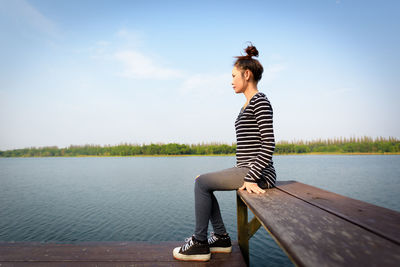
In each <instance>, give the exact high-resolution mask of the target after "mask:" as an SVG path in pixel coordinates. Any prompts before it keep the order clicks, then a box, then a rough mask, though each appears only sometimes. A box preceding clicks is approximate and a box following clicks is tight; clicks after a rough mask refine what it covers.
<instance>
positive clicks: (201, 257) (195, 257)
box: [172, 247, 211, 261]
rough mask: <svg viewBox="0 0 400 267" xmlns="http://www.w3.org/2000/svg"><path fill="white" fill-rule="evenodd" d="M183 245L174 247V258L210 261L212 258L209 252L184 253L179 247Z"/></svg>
mask: <svg viewBox="0 0 400 267" xmlns="http://www.w3.org/2000/svg"><path fill="white" fill-rule="evenodd" d="M180 248H181V247H176V248H174V251H173V252H172V254H173V255H174V258H175V259H177V260H181V261H209V260H210V258H211V253H208V254H199V255H184V254H181V253H179V249H180Z"/></svg>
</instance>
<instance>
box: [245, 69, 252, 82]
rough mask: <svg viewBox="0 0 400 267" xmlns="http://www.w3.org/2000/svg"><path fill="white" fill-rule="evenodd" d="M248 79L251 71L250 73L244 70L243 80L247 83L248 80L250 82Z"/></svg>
mask: <svg viewBox="0 0 400 267" xmlns="http://www.w3.org/2000/svg"><path fill="white" fill-rule="evenodd" d="M250 77H251V71H250V70H245V71H244V79H245V80H246V81H249V80H250Z"/></svg>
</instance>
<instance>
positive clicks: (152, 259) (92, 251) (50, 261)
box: [0, 241, 246, 267]
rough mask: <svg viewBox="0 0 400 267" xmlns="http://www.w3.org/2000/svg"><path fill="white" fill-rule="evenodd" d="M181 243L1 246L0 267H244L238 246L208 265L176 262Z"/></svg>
mask: <svg viewBox="0 0 400 267" xmlns="http://www.w3.org/2000/svg"><path fill="white" fill-rule="evenodd" d="M181 245H182V242H177V241H165V242H81V243H76V244H60V243H40V242H15V243H14V242H0V266H1V267H3V266H9V265H11V266H65V265H66V264H68V265H79V266H124V265H125V266H126V265H128V264H134V266H165V265H168V266H246V263H245V261H244V258H243V256H242V254H241V252H240V249H239V246H238V244H237V242H235V241H233V247H232V253H230V254H225V253H215V254H214V253H213V254H212V256H211V260H210V261H209V262H200V263H199V262H182V261H178V260H175V259H174V258H173V256H172V250H173V248H175V247H178V246H181Z"/></svg>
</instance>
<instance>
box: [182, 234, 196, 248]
mask: <svg viewBox="0 0 400 267" xmlns="http://www.w3.org/2000/svg"><path fill="white" fill-rule="evenodd" d="M185 242H186V244H184V245H183V246H182V251H186V250H187V249H189V248H190V247H191V246H192V245H193V244H194V243H193V238H192V236H191V237H188V238H186V239H185Z"/></svg>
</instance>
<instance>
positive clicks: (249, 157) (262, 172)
mask: <svg viewBox="0 0 400 267" xmlns="http://www.w3.org/2000/svg"><path fill="white" fill-rule="evenodd" d="M245 52H246V54H247V55H245V56H238V57H235V58H236V60H235V62H234V65H233V70H232V86H233V89H234V91H235V93H236V94H240V93H243V94H244V96H245V97H246V103H245V104H244V106H243V107H242V108H241V110H240V112H239V115H238V117H237V118H236V121H235V128H236V143H237V149H236V166H235V167H232V168H229V169H224V170H221V171H217V172H210V173H206V174H202V175H199V176H197V177H196V178H195V185H194V194H195V215H196V227H195V231H194V234H193V235H192V236H191V237H189V238H186V240H185V243H184V244H183V245H182V246H181V247H177V248H175V249H174V250H173V256H174V258H175V259H178V260H187V261H208V260H209V259H210V257H211V253H213V252H222V253H230V252H231V251H232V245H231V240H230V237H229V234H228V233H227V232H226V229H225V226H224V223H223V221H222V217H221V212H220V209H219V205H218V201H217V199H216V198H215V196H214V193H213V192H214V191H215V190H236V189H238V190H247V191H248V192H249V193H256V194H260V193H264V192H265V190H264V189H267V188H271V187H273V186H274V185H275V181H276V173H275V169H274V166H273V161H272V154H273V153H274V150H275V138H274V131H273V125H272V122H273V119H272V115H273V113H272V107H271V104H270V102H269V100H268V98H267V97H266V96H265V94H264V93H262V92H260V91H258V88H257V84H258V82H259V81H260V80H261V77H262V73H263V67H262V65H261V63H260V62H259V61H258V60H257V59H254V58H253V57H258V50H257V49H256V47H255V46H253V45H252V44H250V45H249V46H248V47H247V48H246V49H245ZM209 221H211V224H212V226H213V229H214V232H211V236H210V237H208V238H207V230H208V223H209Z"/></svg>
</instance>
